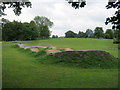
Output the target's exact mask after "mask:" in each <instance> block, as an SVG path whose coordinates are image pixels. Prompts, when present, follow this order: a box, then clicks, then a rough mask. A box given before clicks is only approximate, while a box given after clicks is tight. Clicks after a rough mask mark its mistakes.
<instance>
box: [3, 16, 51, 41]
mask: <svg viewBox="0 0 120 90" xmlns="http://www.w3.org/2000/svg"><path fill="white" fill-rule="evenodd" d="M1 23H2V40H4V41H15V40H36V39H45V38H49V37H50V35H51V31H50V30H49V28H50V27H52V26H53V22H51V21H50V20H49V19H48V18H46V17H43V16H41V17H40V16H36V17H35V18H34V20H32V21H30V22H29V23H28V22H24V23H22V22H18V21H15V20H14V21H12V22H10V21H9V20H7V19H4V18H2V19H1Z"/></svg>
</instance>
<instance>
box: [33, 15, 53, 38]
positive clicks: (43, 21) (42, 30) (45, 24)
mask: <svg viewBox="0 0 120 90" xmlns="http://www.w3.org/2000/svg"><path fill="white" fill-rule="evenodd" d="M34 22H35V24H36V26H37V29H38V31H39V38H42V39H43V38H49V36H50V31H49V28H50V27H52V26H53V22H51V21H50V20H49V19H48V18H47V17H43V16H41V17H40V16H36V17H35V18H34Z"/></svg>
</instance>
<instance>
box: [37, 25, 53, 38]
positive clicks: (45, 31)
mask: <svg viewBox="0 0 120 90" xmlns="http://www.w3.org/2000/svg"><path fill="white" fill-rule="evenodd" d="M39 28H40V38H41V39H45V38H49V37H50V34H51V33H50V30H49V28H48V26H46V25H42V26H40V27H39Z"/></svg>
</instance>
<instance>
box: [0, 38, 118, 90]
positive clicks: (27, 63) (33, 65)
mask: <svg viewBox="0 0 120 90" xmlns="http://www.w3.org/2000/svg"><path fill="white" fill-rule="evenodd" d="M112 42H113V41H112V40H107V39H77V38H74V39H73V38H72V39H69V38H68V39H46V40H34V41H21V43H23V44H27V45H54V46H57V47H61V48H63V47H68V48H73V49H75V50H105V51H107V52H109V53H110V54H112V55H113V56H115V57H118V50H117V45H115V44H113V43H112ZM14 44H15V43H12V42H3V44H2V65H3V68H2V74H3V75H2V79H3V81H2V85H3V88H117V86H118V70H117V69H81V68H78V67H68V66H60V65H54V64H41V63H40V62H38V61H37V60H36V58H35V57H32V56H30V55H29V54H28V53H26V52H23V51H20V50H19V49H18V48H13V47H12V45H14Z"/></svg>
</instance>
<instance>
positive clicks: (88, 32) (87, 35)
mask: <svg viewBox="0 0 120 90" xmlns="http://www.w3.org/2000/svg"><path fill="white" fill-rule="evenodd" d="M85 37H86V38H93V37H94V34H93V31H92V30H91V29H87V30H86V32H85Z"/></svg>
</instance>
